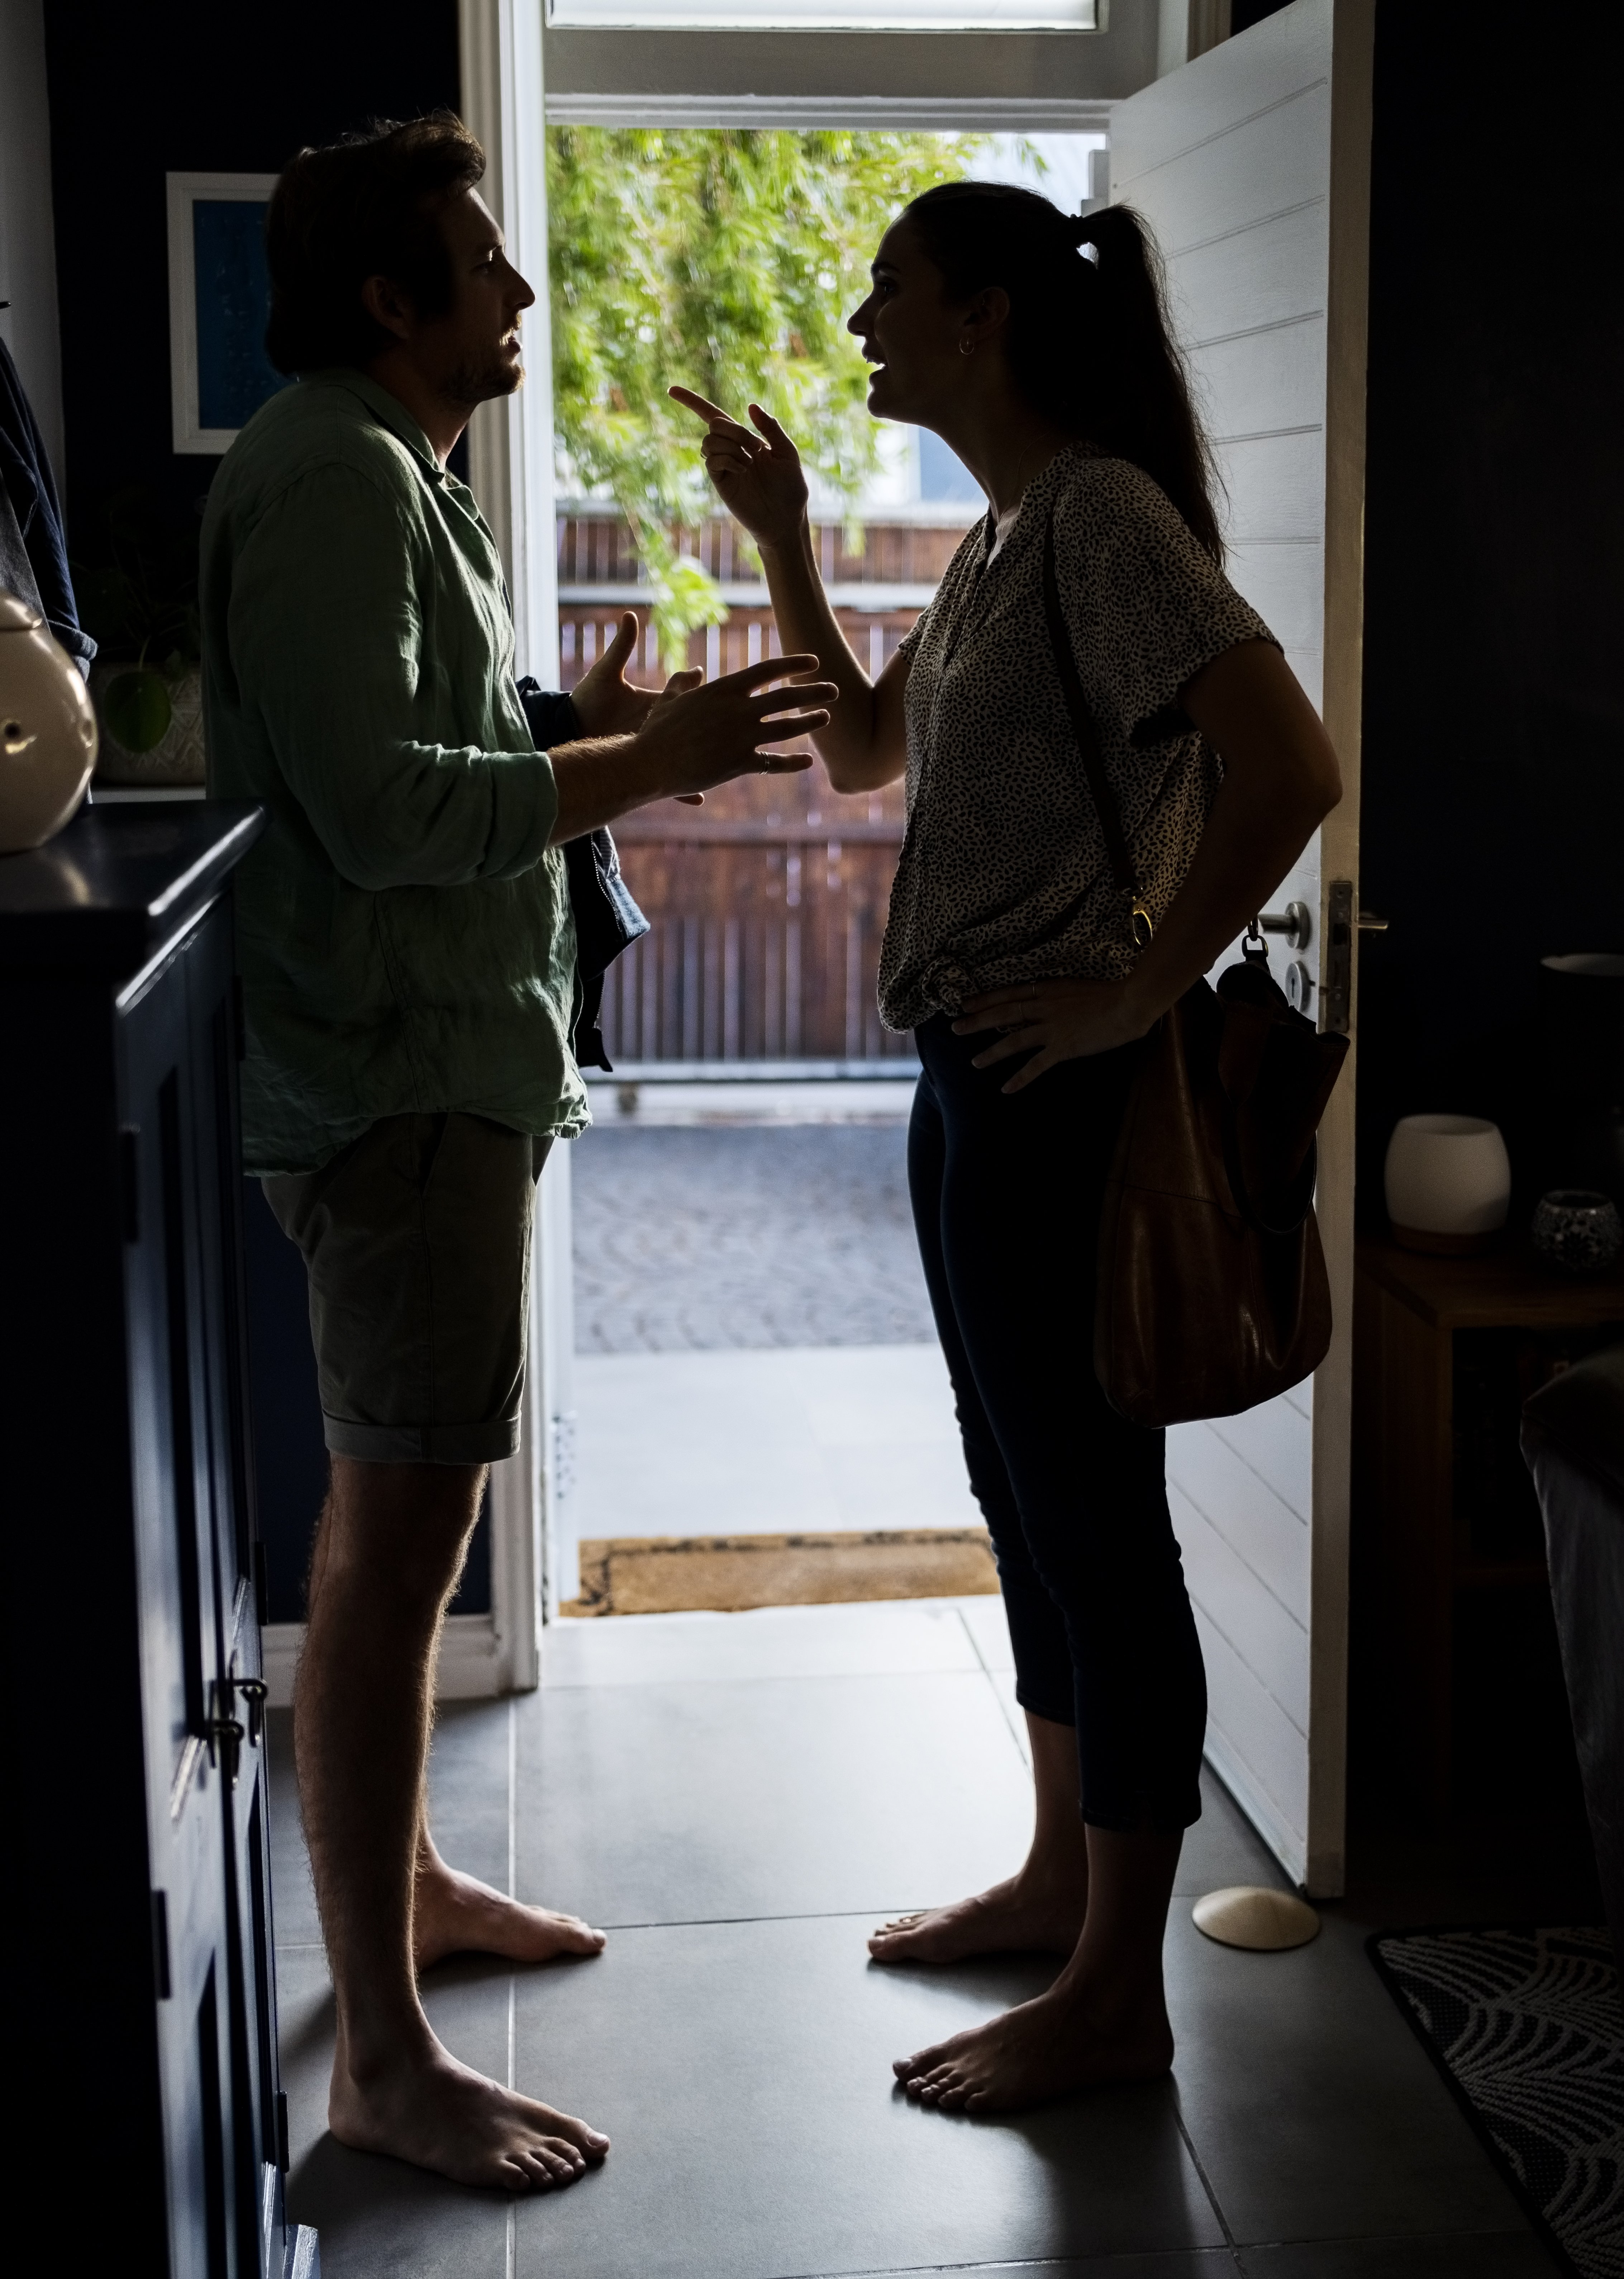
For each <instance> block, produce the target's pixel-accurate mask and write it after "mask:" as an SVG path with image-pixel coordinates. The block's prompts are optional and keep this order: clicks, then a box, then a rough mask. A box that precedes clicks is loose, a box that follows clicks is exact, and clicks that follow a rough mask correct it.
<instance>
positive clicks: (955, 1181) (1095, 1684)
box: [908, 1016, 1207, 1830]
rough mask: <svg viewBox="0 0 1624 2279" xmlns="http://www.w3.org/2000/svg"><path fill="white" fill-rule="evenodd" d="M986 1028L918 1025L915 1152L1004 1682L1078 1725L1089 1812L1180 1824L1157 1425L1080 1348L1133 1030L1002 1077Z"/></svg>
mask: <svg viewBox="0 0 1624 2279" xmlns="http://www.w3.org/2000/svg"><path fill="white" fill-rule="evenodd" d="M992 1041H993V1037H992V1032H982V1033H981V1034H980V1035H979V1036H974V1037H955V1036H954V1033H953V1030H952V1028H951V1026H950V1024H948V1022H947V1021H946V1018H945V1017H939V1016H938V1017H937V1018H936V1019H934V1020H931V1021H929V1022H927V1023H926V1024H925V1025H924V1026H923V1028H922V1029H920V1030H919V1032H918V1045H919V1057H920V1059H921V1060H922V1061H923V1063H924V1074H923V1076H922V1077H921V1078H920V1081H919V1090H918V1094H917V1097H916V1098H915V1103H914V1116H913V1123H912V1125H911V1128H910V1130H909V1132H908V1185H909V1188H910V1190H911V1192H912V1195H913V1203H914V1219H915V1224H916V1226H917V1227H918V1230H919V1246H920V1248H921V1250H922V1251H923V1254H924V1270H925V1279H926V1281H927V1282H928V1283H929V1285H930V1290H931V1306H932V1308H934V1310H935V1314H936V1324H937V1329H938V1332H939V1334H940V1337H941V1340H942V1347H943V1350H944V1352H945V1353H946V1357H947V1368H948V1371H949V1374H950V1375H951V1377H952V1379H953V1387H954V1398H955V1401H956V1405H957V1408H958V1416H959V1426H960V1430H961V1432H962V1434H963V1436H964V1454H965V1460H966V1462H967V1463H968V1465H969V1477H970V1485H971V1487H972V1488H973V1489H974V1491H975V1493H976V1498H977V1501H978V1502H979V1504H980V1506H981V1508H982V1510H983V1511H984V1513H985V1515H986V1521H987V1525H988V1527H989V1529H990V1530H991V1531H992V1546H993V1549H994V1551H995V1553H996V1554H997V1558H998V1571H999V1577H1000V1582H1001V1583H1002V1585H1003V1592H1004V1605H1005V1608H1006V1609H1007V1613H1008V1616H1009V1635H1010V1638H1011V1641H1012V1643H1013V1646H1014V1649H1015V1679H1016V1682H1015V1698H1016V1700H1018V1701H1019V1702H1020V1703H1021V1705H1022V1707H1023V1708H1026V1709H1030V1710H1031V1711H1033V1712H1034V1714H1035V1715H1038V1716H1039V1717H1047V1718H1050V1719H1052V1720H1053V1722H1054V1723H1056V1724H1062V1725H1070V1724H1075V1725H1076V1730H1077V1755H1078V1760H1079V1762H1080V1765H1081V1769H1082V1799H1083V1817H1084V1820H1085V1821H1087V1822H1090V1823H1091V1825H1092V1826H1094V1827H1097V1828H1114V1829H1122V1830H1138V1829H1146V1828H1151V1829H1160V1830H1174V1829H1179V1828H1186V1827H1188V1826H1189V1825H1190V1823H1191V1822H1192V1821H1194V1820H1197V1819H1199V1817H1200V1812H1201V1799H1200V1791H1199V1771H1200V1763H1201V1744H1202V1739H1203V1737H1204V1734H1205V1730H1206V1724H1207V1680H1206V1675H1205V1672H1204V1671H1203V1669H1202V1667H1201V1649H1200V1645H1199V1641H1198V1639H1197V1637H1196V1629H1195V1620H1194V1617H1193V1616H1192V1615H1191V1611H1190V1600H1189V1596H1188V1594H1187V1593H1186V1592H1185V1589H1184V1568H1183V1565H1182V1563H1181V1562H1180V1559H1179V1554H1178V1545H1177V1543H1176V1540H1175V1539H1174V1534H1173V1525H1172V1521H1171V1520H1170V1518H1169V1517H1168V1497H1167V1488H1166V1485H1165V1480H1164V1475H1163V1454H1164V1448H1163V1436H1162V1434H1161V1432H1153V1431H1145V1428H1144V1427H1143V1426H1142V1425H1138V1424H1130V1423H1127V1422H1125V1420H1124V1419H1123V1418H1122V1417H1121V1416H1118V1415H1117V1413H1116V1411H1115V1409H1114V1408H1112V1407H1111V1405H1110V1403H1109V1402H1108V1401H1107V1399H1106V1397H1105V1395H1104V1393H1102V1392H1101V1391H1100V1389H1099V1382H1098V1380H1097V1378H1096V1377H1095V1375H1094V1366H1093V1341H1094V1280H1095V1259H1096V1253H1097V1249H1098V1240H1099V1208H1100V1201H1101V1198H1102V1196H1103V1193H1104V1188H1105V1179H1106V1174H1107V1170H1109V1168H1110V1163H1111V1155H1112V1150H1113V1148H1114V1147H1115V1139H1116V1132H1117V1127H1118V1125H1119V1124H1120V1123H1121V1120H1122V1108H1123V1104H1124V1102H1125V1100H1126V1097H1127V1091H1128V1086H1129V1082H1130V1078H1131V1076H1132V1073H1133V1056H1134V1048H1133V1047H1131V1046H1130V1047H1125V1048H1124V1049H1122V1050H1121V1051H1118V1052H1113V1053H1105V1054H1101V1055H1098V1056H1097V1057H1095V1058H1092V1059H1089V1060H1078V1061H1065V1062H1063V1063H1061V1065H1060V1066H1059V1067H1058V1068H1053V1069H1051V1070H1048V1071H1047V1073H1046V1074H1045V1075H1043V1076H1041V1077H1039V1078H1038V1079H1037V1081H1036V1082H1035V1083H1034V1084H1033V1085H1031V1086H1030V1087H1029V1088H1028V1089H1027V1090H1026V1091H1024V1092H1019V1093H1014V1094H1012V1095H1006V1094H1005V1093H1003V1091H1002V1090H1001V1088H1000V1087H1001V1086H1003V1085H1004V1084H1005V1083H1006V1082H1007V1079H1008V1078H1009V1076H1010V1075H1011V1073H1012V1072H1013V1070H1015V1069H1016V1068H1018V1067H1019V1066H1020V1062H1019V1061H1018V1060H1009V1061H1003V1062H1000V1063H996V1064H995V1065H994V1066H993V1067H992V1068H990V1069H976V1068H972V1067H971V1065H970V1063H971V1060H972V1058H973V1057H974V1055H976V1054H977V1053H979V1052H984V1050H985V1049H986V1047H987V1046H988V1045H989V1044H991V1043H992Z"/></svg>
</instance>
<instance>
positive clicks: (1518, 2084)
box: [1368, 1930, 1624, 2279]
mask: <svg viewBox="0 0 1624 2279" xmlns="http://www.w3.org/2000/svg"><path fill="white" fill-rule="evenodd" d="M1368 1946H1369V1953H1370V1959H1371V1961H1373V1962H1374V1963H1375V1967H1376V1968H1377V1969H1378V1970H1379V1971H1380V1972H1381V1974H1382V1976H1383V1978H1384V1979H1385V1980H1386V1982H1387V1985H1388V1988H1389V1991H1390V1992H1391V1994H1392V1996H1393V1999H1395V2001H1396V2002H1397V2003H1398V2007H1399V2008H1400V2010H1402V2011H1403V2013H1404V2014H1405V2016H1406V2018H1407V2019H1408V2020H1409V2022H1410V2023H1411V2025H1412V2026H1413V2028H1414V2030H1415V2031H1416V2033H1417V2034H1418V2035H1419V2036H1420V2037H1421V2043H1422V2045H1423V2046H1424V2047H1425V2048H1426V2050H1427V2052H1428V2053H1429V2055H1430V2057H1431V2058H1432V2060H1433V2061H1434V2063H1435V2064H1436V2066H1437V2067H1438V2068H1439V2070H1440V2071H1441V2072H1442V2074H1443V2076H1444V2079H1445V2080H1446V2081H1447V2082H1448V2083H1449V2085H1450V2087H1451V2089H1452V2091H1454V2093H1455V2096H1456V2097H1457V2099H1459V2102H1460V2104H1461V2106H1463V2107H1464V2109H1465V2111H1466V2114H1467V2118H1468V2119H1469V2120H1470V2122H1472V2125H1473V2127H1474V2128H1475V2129H1476V2130H1477V2133H1478V2135H1479V2136H1480V2137H1482V2140H1483V2142H1484V2144H1485V2145H1487V2147H1488V2149H1489V2151H1490V2152H1491V2153H1492V2154H1493V2155H1494V2158H1495V2160H1496V2162H1497V2164H1498V2167H1499V2168H1500V2170H1501V2173H1502V2174H1503V2175H1505V2179H1506V2181H1507V2183H1509V2184H1510V2185H1511V2187H1512V2189H1513V2191H1514V2192H1515V2193H1516V2194H1517V2196H1518V2198H1520V2199H1521V2202H1522V2205H1523V2206H1524V2208H1525V2209H1526V2210H1527V2212H1528V2216H1529V2218H1530V2220H1531V2221H1532V2222H1533V2223H1534V2225H1535V2227H1536V2229H1537V2230H1538V2231H1539V2232H1540V2234H1541V2236H1542V2237H1543V2238H1544V2242H1545V2244H1546V2246H1547V2247H1548V2248H1549V2249H1550V2250H1551V2253H1552V2255H1553V2256H1554V2257H1555V2259H1556V2260H1557V2263H1558V2265H1559V2267H1560V2268H1561V2269H1563V2270H1565V2271H1568V2272H1572V2273H1574V2274H1576V2275H1577V2279H1624V2004H1621V2003H1620V1988H1619V1974H1618V1971H1617V1970H1616V1968H1614V1966H1613V1946H1612V1943H1611V1941H1610V1940H1609V1938H1608V1937H1607V1934H1606V1932H1605V1930H1423V1931H1379V1932H1377V1934H1376V1935H1375V1938H1372V1939H1371V1940H1370V1941H1369V1942H1368Z"/></svg>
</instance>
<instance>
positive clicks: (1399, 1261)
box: [1353, 1239, 1624, 1818]
mask: <svg viewBox="0 0 1624 2279" xmlns="http://www.w3.org/2000/svg"><path fill="white" fill-rule="evenodd" d="M1610 1326H1617V1327H1618V1328H1619V1330H1620V1334H1624V1273H1620V1272H1619V1271H1617V1270H1614V1271H1613V1272H1611V1273H1609V1274H1607V1275H1605V1276H1601V1277H1598V1278H1595V1279H1593V1280H1579V1279H1576V1278H1568V1277H1566V1276H1562V1275H1559V1274H1556V1273H1553V1272H1552V1271H1551V1270H1549V1269H1548V1268H1546V1267H1544V1265H1542V1264H1541V1262H1539V1261H1538V1260H1537V1259H1536V1257H1535V1255H1534V1254H1533V1252H1532V1250H1531V1249H1530V1248H1529V1247H1528V1244H1527V1242H1526V1241H1513V1240H1511V1239H1508V1240H1507V1241H1506V1243H1505V1247H1502V1248H1498V1249H1497V1250H1494V1251H1491V1252H1489V1253H1486V1254H1484V1255H1482V1256H1479V1257H1473V1258H1444V1257H1433V1256H1430V1255H1425V1254H1422V1253H1420V1252H1416V1251H1410V1250H1401V1249H1400V1248H1398V1246H1397V1245H1396V1244H1394V1243H1391V1242H1385V1241H1380V1242H1378V1241H1366V1242H1361V1243H1360V1246H1359V1251H1358V1265H1357V1281H1356V1294H1355V1302H1354V1365H1353V1366H1354V1377H1353V1385H1354V1393H1353V1419H1354V1422H1353V1446H1354V1499H1355V1501H1354V1509H1355V1530H1356V1544H1357V1546H1358V1548H1357V1551H1356V1557H1357V1559H1358V1561H1359V1566H1360V1600H1361V1605H1362V1607H1363V1608H1364V1610H1365V1615H1366V1621H1367V1625H1368V1631H1369V1632H1370V1633H1373V1635H1368V1636H1367V1652H1368V1648H1369V1647H1371V1646H1375V1648H1376V1649H1377V1650H1378V1652H1379V1654H1380V1670H1379V1682H1380V1688H1381V1692H1382V1694H1383V1696H1384V1697H1385V1706H1386V1707H1387V1709H1388V1711H1389V1713H1390V1717H1391V1721H1392V1722H1391V1727H1390V1733H1391V1738H1392V1743H1393V1749H1392V1753H1393V1754H1394V1755H1395V1756H1396V1757H1397V1758H1398V1761H1399V1762H1400V1763H1401V1764H1402V1765H1403V1766H1404V1767H1405V1768H1406V1769H1407V1771H1408V1775H1409V1783H1408V1784H1409V1785H1410V1787H1411V1789H1412V1791H1413V1797H1414V1800H1415V1801H1416V1802H1418V1803H1419V1804H1420V1805H1421V1807H1423V1809H1424V1810H1425V1811H1426V1812H1427V1813H1428V1814H1429V1815H1430V1816H1432V1817H1434V1818H1437V1817H1441V1816H1442V1815H1444V1813H1445V1812H1446V1811H1447V1810H1448V1807H1449V1805H1450V1801H1451V1775H1452V1763H1453V1756H1454V1749H1453V1732H1452V1725H1453V1715H1452V1706H1453V1686H1454V1666H1455V1625H1456V1616H1457V1612H1458V1609H1459V1601H1460V1599H1461V1597H1462V1595H1463V1594H1464V1593H1467V1592H1482V1591H1505V1590H1530V1589H1533V1590H1541V1591H1544V1590H1546V1589H1548V1588H1549V1585H1548V1581H1547V1578H1546V1573H1545V1562H1544V1553H1543V1548H1542V1546H1541V1544H1540V1540H1539V1537H1538V1534H1537V1531H1536V1530H1534V1529H1533V1528H1531V1527H1530V1528H1528V1529H1527V1530H1526V1531H1519V1530H1518V1529H1517V1528H1515V1527H1513V1528H1512V1529H1511V1530H1510V1531H1507V1530H1506V1529H1505V1527H1504V1526H1501V1527H1500V1528H1499V1529H1498V1531H1497V1529H1496V1528H1495V1527H1494V1526H1493V1525H1490V1524H1486V1523H1485V1520H1486V1517H1487V1518H1491V1517H1492V1515H1493V1510H1494V1509H1495V1508H1498V1509H1502V1510H1503V1509H1505V1508H1510V1507H1511V1505H1512V1503H1513V1500H1514V1499H1516V1498H1519V1497H1521V1492H1522V1485H1523V1483H1522V1478H1521V1460H1520V1458H1518V1456H1517V1454H1516V1440H1515V1431H1516V1417H1517V1412H1518V1411H1519V1410H1520V1408H1521V1396H1524V1395H1526V1393H1528V1392H1531V1391H1533V1390H1534V1382H1532V1381H1530V1382H1528V1383H1526V1384H1524V1385H1522V1386H1521V1392H1520V1391H1519V1389H1518V1387H1517V1385H1516V1384H1515V1381H1514V1369H1513V1372H1512V1377H1511V1381H1510V1383H1509V1385H1503V1386H1502V1388H1501V1392H1502V1395H1503V1397H1502V1399H1501V1400H1500V1406H1501V1407H1502V1408H1504V1410H1505V1415H1504V1416H1498V1417H1497V1419H1496V1423H1497V1426H1498V1431H1497V1435H1496V1439H1495V1443H1494V1451H1493V1454H1492V1457H1491V1462H1490V1465H1489V1467H1488V1468H1487V1470H1485V1467H1484V1465H1483V1463H1482V1461H1481V1451H1480V1452H1479V1461H1478V1462H1476V1463H1475V1465H1469V1466H1468V1467H1467V1469H1469V1470H1470V1472H1471V1477H1462V1466H1461V1464H1460V1463H1459V1462H1458V1459H1459V1458H1460V1457H1461V1456H1462V1455H1463V1454H1465V1455H1467V1456H1468V1457H1469V1456H1470V1455H1471V1454H1472V1450H1471V1446H1470V1427H1471V1420H1470V1419H1469V1418H1467V1417H1463V1415H1462V1413H1461V1412H1462V1408H1463V1406H1465V1405H1467V1401H1468V1398H1469V1396H1470V1395H1471V1394H1472V1393H1473V1392H1474V1390H1475V1388H1474V1386H1473V1384H1472V1381H1471V1372H1472V1369H1473V1366H1474V1362H1475V1353H1476V1351H1477V1350H1478V1349H1481V1347H1482V1340H1476V1341H1475V1342H1474V1341H1471V1340H1466V1341H1463V1339H1462V1333H1463V1332H1469V1331H1485V1330H1489V1331H1524V1332H1527V1333H1529V1347H1530V1349H1531V1350H1533V1349H1536V1347H1537V1346H1543V1347H1544V1349H1545V1354H1544V1373H1545V1374H1549V1370H1550V1368H1551V1366H1559V1364H1560V1359H1561V1352H1562V1345H1563V1340H1564V1339H1578V1338H1582V1336H1583V1335H1584V1333H1586V1332H1591V1333H1596V1332H1600V1331H1605V1330H1606V1329H1607V1328H1608V1327H1610ZM1525 1373H1526V1372H1525ZM1536 1381H1537V1380H1536ZM1497 1470H1498V1473H1499V1478H1498V1481H1497V1480H1496V1478H1495V1477H1494V1474H1495V1472H1496V1471H1497ZM1497 1491H1498V1492H1497ZM1529 1495H1530V1498H1531V1487H1530V1490H1529ZM1520 1532H1521V1539H1518V1537H1519V1534H1520ZM1497 1534H1498V1540H1497ZM1508 1535H1509V1538H1510V1539H1508ZM1368 1668H1369V1664H1368V1662H1367V1669H1368Z"/></svg>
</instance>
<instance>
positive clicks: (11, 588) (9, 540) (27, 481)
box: [0, 341, 96, 668]
mask: <svg viewBox="0 0 1624 2279" xmlns="http://www.w3.org/2000/svg"><path fill="white" fill-rule="evenodd" d="M0 484H3V485H4V490H5V495H6V499H7V501H8V502H9V504H10V507H11V512H10V513H9V514H5V513H0V583H4V586H5V587H6V590H7V591H8V592H11V593H15V594H20V595H21V596H22V598H23V600H24V601H26V602H34V605H35V606H36V607H37V608H38V610H40V612H41V614H42V617H43V618H44V619H45V622H46V624H47V625H49V626H50V630H51V632H52V633H53V634H54V636H55V637H56V639H57V641H60V642H61V644H62V646H63V648H65V649H66V651H67V653H68V655H69V656H71V657H73V658H74V659H75V660H76V661H77V663H78V664H80V667H81V668H88V665H89V663H90V660H91V658H92V657H93V656H95V655H96V643H95V642H94V641H92V640H91V638H90V636H89V634H88V633H85V632H84V631H83V630H82V629H81V628H80V622H79V611H78V610H77V609H76V607H75V606H74V602H73V579H71V578H70V577H69V575H68V559H67V541H66V537H65V533H64V531H63V526H62V509H61V506H60V505H59V504H58V503H57V485H56V480H55V478H54V477H53V476H52V474H51V472H50V460H49V459H48V458H47V457H46V456H45V439H44V437H43V436H42V434H40V429H39V422H38V421H37V420H36V419H35V418H34V411H33V407H32V406H31V405H30V403H29V402H28V399H27V395H24V393H23V384H22V381H21V380H19V378H18V374H17V366H16V365H15V364H13V363H12V361H11V350H10V349H8V348H7V347H6V345H5V342H4V341H0ZM13 531H14V532H15V536H13ZM19 541H20V544H21V548H22V552H23V556H24V557H25V562H26V566H27V570H28V571H29V572H31V580H32V586H33V591H32V592H28V591H27V590H25V589H24V588H23V587H21V586H20V585H13V584H12V583H11V579H12V577H14V576H17V575H19V573H20V570H21V568H22V566H23V564H19V563H17V562H16V561H15V560H14V559H13V558H12V557H13V556H14V555H15V553H16V551H17V546H18V542H19Z"/></svg>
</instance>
